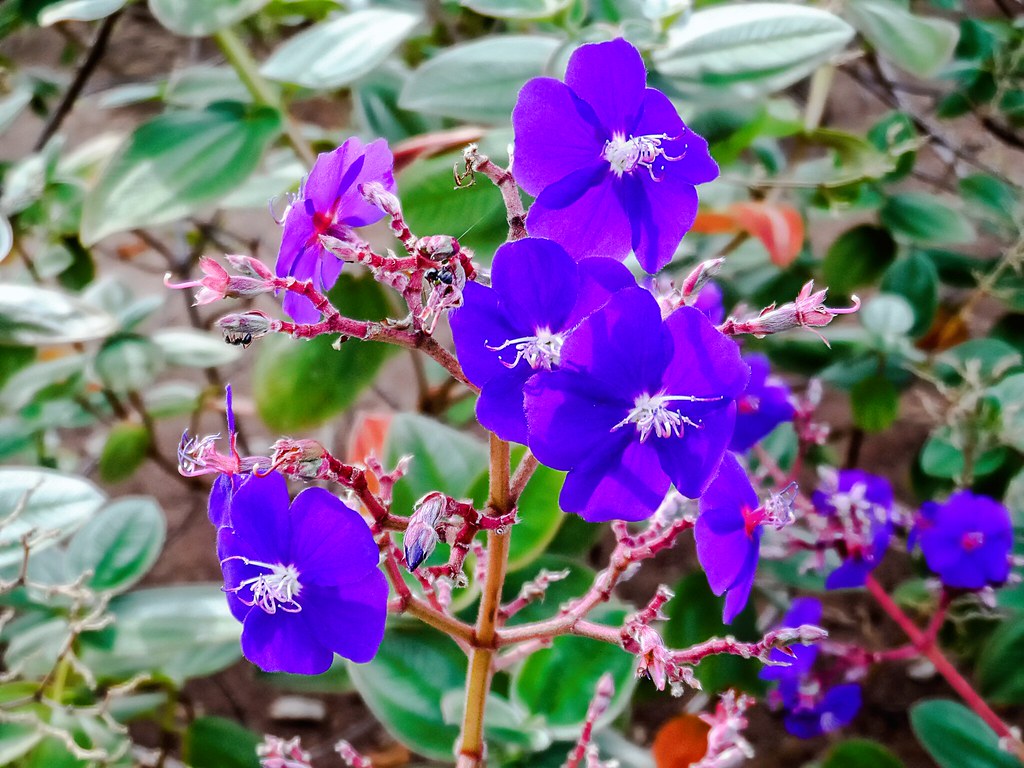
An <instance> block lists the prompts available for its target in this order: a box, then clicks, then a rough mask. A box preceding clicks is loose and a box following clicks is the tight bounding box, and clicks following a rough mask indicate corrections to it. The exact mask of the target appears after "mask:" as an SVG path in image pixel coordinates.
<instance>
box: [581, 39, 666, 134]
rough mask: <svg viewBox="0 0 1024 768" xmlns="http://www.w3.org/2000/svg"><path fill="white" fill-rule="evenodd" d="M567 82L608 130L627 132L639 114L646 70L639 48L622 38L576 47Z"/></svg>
mask: <svg viewBox="0 0 1024 768" xmlns="http://www.w3.org/2000/svg"><path fill="white" fill-rule="evenodd" d="M565 84H566V85H568V86H569V87H570V88H571V89H572V90H573V91H574V92H575V93H576V95H577V96H579V97H580V98H581V99H583V100H584V101H585V102H587V103H588V104H589V105H590V106H591V107H592V108H593V110H594V112H595V113H596V115H597V118H598V119H599V120H600V121H601V124H602V126H603V127H604V128H606V129H607V130H608V132H609V134H614V133H620V134H622V135H623V136H626V135H628V134H629V133H630V132H631V131H632V130H633V128H634V126H635V125H636V124H637V121H638V119H639V116H640V112H641V108H642V106H643V101H644V94H645V90H646V85H647V70H646V68H645V67H644V60H643V58H641V56H640V52H639V51H638V50H637V49H636V48H634V47H633V46H632V45H630V44H629V43H628V42H626V41H625V40H623V39H622V38H619V39H617V40H612V41H610V42H607V43H592V44H590V45H583V46H580V47H579V48H577V49H576V50H575V51H574V52H573V54H572V56H571V57H570V58H569V66H568V67H567V69H566V72H565Z"/></svg>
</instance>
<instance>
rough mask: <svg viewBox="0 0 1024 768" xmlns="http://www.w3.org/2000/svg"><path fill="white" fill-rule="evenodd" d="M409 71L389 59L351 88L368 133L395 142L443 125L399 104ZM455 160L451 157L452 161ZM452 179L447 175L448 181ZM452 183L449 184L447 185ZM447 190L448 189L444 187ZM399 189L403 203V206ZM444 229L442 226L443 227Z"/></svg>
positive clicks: (355, 105)
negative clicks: (399, 97) (400, 94)
mask: <svg viewBox="0 0 1024 768" xmlns="http://www.w3.org/2000/svg"><path fill="white" fill-rule="evenodd" d="M408 77H409V71H408V70H407V69H406V67H405V66H404V65H403V64H401V63H400V62H397V61H394V60H391V61H389V62H387V63H386V64H385V65H384V66H381V67H378V68H377V69H376V70H374V71H373V73H371V74H369V75H367V76H366V77H364V78H363V79H362V80H360V81H359V83H357V84H356V85H355V86H354V87H353V89H352V101H353V105H352V106H353V108H354V110H355V112H356V115H357V117H358V122H359V125H360V126H362V128H363V129H364V130H365V131H366V132H368V133H369V134H370V135H371V136H382V137H383V138H385V139H387V140H388V141H389V142H392V143H395V142H398V141H401V140H402V139H407V138H409V137H410V136H416V135H418V134H421V133H429V132H430V131H432V130H438V129H440V128H441V127H442V125H443V124H442V122H441V120H440V119H438V118H429V117H427V116H426V115H422V114H420V113H419V112H410V111H409V110H407V109H402V108H401V107H399V106H398V94H399V93H400V92H401V90H402V87H403V86H404V85H405V81H406V80H407V79H408ZM454 164H455V161H454V160H453V161H452V165H454ZM450 180H451V179H449V181H450ZM451 186H452V185H451V184H448V187H449V189H450V188H451ZM446 191H447V190H446ZM405 192H406V190H405V189H404V188H403V190H402V197H403V200H402V205H403V207H405V200H404V198H405ZM442 231H443V230H442Z"/></svg>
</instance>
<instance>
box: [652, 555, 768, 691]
mask: <svg viewBox="0 0 1024 768" xmlns="http://www.w3.org/2000/svg"><path fill="white" fill-rule="evenodd" d="M673 591H674V592H675V593H676V597H675V598H673V600H672V601H671V602H669V604H668V605H667V606H666V613H667V614H668V623H667V624H665V630H664V632H663V635H664V638H665V643H666V644H667V645H668V646H669V647H671V648H686V647H688V646H691V645H694V644H696V643H702V642H704V641H705V640H707V639H708V638H710V637H714V636H716V635H717V636H718V637H724V636H726V635H733V636H734V637H738V638H739V639H740V640H757V639H759V638H760V634H759V633H758V631H757V614H756V613H755V611H754V607H753V605H752V604H748V605H747V607H746V608H744V609H743V612H742V613H740V615H739V616H737V617H736V619H735V620H734V621H733V623H732V624H730V625H729V626H728V627H727V626H726V625H725V624H724V623H723V622H722V598H720V597H715V596H714V595H713V594H712V593H711V589H710V588H709V587H708V581H707V577H706V576H705V575H704V574H703V573H702V572H700V571H698V572H696V573H691V574H690V575H689V576H686V577H685V578H683V579H682V580H681V581H680V582H679V583H678V584H676V585H675V587H674V590H673ZM761 667H762V664H761V662H759V661H757V660H756V659H741V658H739V657H737V656H725V655H723V656H709V657H708V658H706V659H704V661H702V662H701V663H700V664H698V665H697V666H696V667H695V668H694V673H695V674H696V675H697V679H698V680H699V681H700V683H701V685H703V686H704V688H705V689H706V690H708V691H709V692H714V691H724V690H725V689H727V688H740V689H742V690H745V691H750V692H752V693H758V692H760V691H762V690H763V689H764V684H763V683H762V682H761V681H760V680H759V679H758V673H759V672H760V671H761Z"/></svg>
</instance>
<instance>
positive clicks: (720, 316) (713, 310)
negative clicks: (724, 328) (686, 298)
mask: <svg viewBox="0 0 1024 768" xmlns="http://www.w3.org/2000/svg"><path fill="white" fill-rule="evenodd" d="M693 306H694V307H696V308H697V309H699V310H700V311H701V312H703V313H704V314H705V315H707V317H708V320H710V321H711V322H712V323H714V324H715V325H718V324H719V323H721V322H722V321H723V320H725V304H724V303H723V301H722V289H721V288H719V287H718V283H706V284H705V285H704V287H703V288H701V289H700V293H698V294H697V299H696V301H694V302H693Z"/></svg>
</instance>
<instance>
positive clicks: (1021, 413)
mask: <svg viewBox="0 0 1024 768" xmlns="http://www.w3.org/2000/svg"><path fill="white" fill-rule="evenodd" d="M987 394H988V395H990V396H992V397H994V398H995V399H996V400H998V401H999V406H1000V408H999V415H1000V419H1001V425H1000V426H1001V429H1000V430H999V439H1000V440H1001V441H1002V442H1003V443H1005V444H1006V445H1009V446H1011V447H1012V448H1016V449H1017V450H1018V451H1021V452H1024V373H1015V374H1012V375H1010V376H1007V377H1006V378H1005V379H1003V380H1002V381H1000V382H999V383H998V384H996V385H994V386H992V387H989V389H988V392H987Z"/></svg>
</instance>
